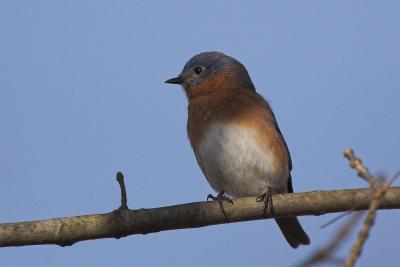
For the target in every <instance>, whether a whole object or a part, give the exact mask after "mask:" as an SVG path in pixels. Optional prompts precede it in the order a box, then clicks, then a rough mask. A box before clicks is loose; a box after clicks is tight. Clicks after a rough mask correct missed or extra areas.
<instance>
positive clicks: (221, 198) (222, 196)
mask: <svg viewBox="0 0 400 267" xmlns="http://www.w3.org/2000/svg"><path fill="white" fill-rule="evenodd" d="M209 199H212V200H213V201H218V203H219V207H220V208H221V211H222V213H223V214H224V216H225V218H226V220H228V221H229V218H228V216H227V215H226V212H225V209H224V205H223V203H222V201H227V202H229V203H231V204H232V205H233V200H232V199H231V198H229V197H227V196H226V195H225V191H223V190H222V191H221V192H220V193H219V194H218V195H217V196H216V197H214V196H213V195H211V194H209V195H208V196H207V201H208V200H209Z"/></svg>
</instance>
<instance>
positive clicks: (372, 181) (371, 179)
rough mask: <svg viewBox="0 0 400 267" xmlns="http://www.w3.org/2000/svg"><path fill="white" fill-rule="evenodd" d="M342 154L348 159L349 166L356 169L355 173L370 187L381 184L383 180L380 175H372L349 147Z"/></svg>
mask: <svg viewBox="0 0 400 267" xmlns="http://www.w3.org/2000/svg"><path fill="white" fill-rule="evenodd" d="M344 156H345V157H346V158H347V159H348V160H349V165H350V167H351V168H353V169H355V170H356V171H357V175H358V176H359V177H361V178H362V179H364V180H365V181H367V182H368V184H369V186H370V187H371V188H376V187H379V186H382V185H383V184H384V182H385V180H384V179H383V178H382V177H378V176H373V175H371V173H370V172H369V170H368V168H367V167H365V166H364V164H363V163H362V160H361V159H360V158H358V157H357V156H356V155H355V154H354V151H353V150H352V149H351V148H346V149H345V151H344Z"/></svg>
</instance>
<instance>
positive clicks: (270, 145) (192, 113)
mask: <svg viewBox="0 0 400 267" xmlns="http://www.w3.org/2000/svg"><path fill="white" fill-rule="evenodd" d="M188 112H189V117H188V125H187V130H188V136H189V139H190V143H191V145H192V148H193V150H194V151H195V153H196V151H197V150H198V146H199V144H200V143H201V141H202V140H203V138H204V136H205V134H206V132H207V130H208V129H209V127H210V126H211V125H212V124H213V123H215V122H222V123H230V124H237V125H239V126H241V127H247V128H249V129H250V130H251V131H252V132H253V133H254V135H255V137H256V138H257V140H258V143H259V144H260V146H261V147H262V148H263V149H265V150H268V152H269V153H272V154H273V155H274V162H275V164H276V166H277V167H278V168H281V169H282V171H284V170H287V168H288V166H289V155H288V151H287V150H286V147H285V144H284V141H283V138H282V137H281V135H280V133H279V132H278V131H277V128H276V126H275V118H274V116H273V113H272V110H271V109H270V107H269V105H268V103H267V102H266V101H265V100H264V99H263V98H262V97H261V96H260V95H258V94H257V93H256V92H254V91H250V90H245V89H239V88H229V89H228V88H218V90H214V91H212V92H209V93H207V94H206V93H204V94H201V95H198V96H196V97H192V98H189V107H188Z"/></svg>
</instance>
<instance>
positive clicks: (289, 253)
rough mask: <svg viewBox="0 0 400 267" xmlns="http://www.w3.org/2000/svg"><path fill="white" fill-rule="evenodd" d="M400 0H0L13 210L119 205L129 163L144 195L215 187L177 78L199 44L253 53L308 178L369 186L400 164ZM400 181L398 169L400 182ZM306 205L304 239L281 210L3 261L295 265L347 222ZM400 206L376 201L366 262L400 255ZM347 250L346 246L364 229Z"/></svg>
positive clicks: (315, 186) (22, 252) (1, 194)
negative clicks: (292, 243) (387, 207)
mask: <svg viewBox="0 0 400 267" xmlns="http://www.w3.org/2000/svg"><path fill="white" fill-rule="evenodd" d="M399 8H400V2H399V1H361V0H360V1H259V2H244V1H243V2H238V1H196V2H189V1H159V2H156V1H11V0H10V1H7V0H1V1H0V203H1V208H0V222H14V221H25V220H36V219H44V218H53V217H61V216H72V215H80V214H90V213H99V212H108V211H111V210H113V209H114V208H116V207H117V206H118V205H119V199H120V196H119V188H118V185H117V183H116V181H115V178H114V177H115V173H116V171H118V170H121V171H123V172H124V174H125V176H126V184H127V190H128V201H129V205H130V207H131V208H150V207H159V206H165V205H171V204H178V203H186V202H191V201H200V200H204V199H205V197H206V196H207V194H209V193H210V192H211V189H210V187H209V186H208V184H207V183H206V180H205V179H204V178H203V176H202V174H201V171H200V170H199V168H198V166H197V164H196V162H195V158H194V156H193V154H192V151H191V148H190V145H189V143H188V141H187V137H186V117H187V111H186V106H187V101H186V99H185V96H184V93H183V91H182V90H181V89H180V88H179V87H178V86H171V85H167V84H164V81H165V80H166V79H167V78H170V77H172V76H174V75H176V74H178V73H179V72H180V71H181V69H182V67H183V64H184V63H185V62H186V61H187V60H188V59H189V58H190V57H191V56H193V55H194V54H196V53H199V52H202V51H207V50H218V51H223V52H225V53H226V54H228V55H231V56H233V57H235V58H237V59H238V60H240V61H241V62H242V63H243V64H245V66H246V67H247V69H248V71H249V73H250V75H251V77H252V79H253V82H254V84H255V85H256V88H258V91H259V92H260V93H261V94H262V95H264V96H265V97H266V98H267V99H268V100H270V103H271V105H272V107H273V109H274V111H275V114H276V116H277V119H278V122H279V125H280V127H281V130H282V132H283V134H284V136H285V138H286V141H287V143H288V145H289V148H290V150H291V154H292V158H293V165H294V171H293V179H294V188H295V191H311V190H320V189H338V188H355V187H365V186H366V183H365V182H364V181H362V180H361V179H359V178H358V177H356V175H355V173H354V171H352V170H351V169H350V168H349V167H348V165H347V162H346V160H345V159H344V158H343V156H342V153H343V150H344V148H345V147H348V146H350V147H352V148H354V149H355V151H356V153H357V154H358V155H360V156H361V157H362V158H363V159H364V162H365V163H366V165H367V166H368V167H369V168H370V169H371V171H373V172H375V173H377V172H382V171H384V172H386V173H387V174H388V175H389V174H393V173H394V172H395V171H396V170H397V169H398V168H399V167H400V164H399V163H400V161H399V145H400V141H399V136H400V126H399V98H400V93H399V89H400V82H399V77H400V76H399V74H400V73H399V70H400V63H399V62H400V53H399V47H400V37H399V36H400V35H399V25H400V16H399ZM397 184H398V183H397ZM334 216H335V215H325V216H320V217H302V218H301V221H302V223H303V225H304V227H305V229H306V230H307V231H308V233H309V235H310V237H311V240H312V245H311V246H309V247H302V248H300V249H297V250H293V249H291V248H290V247H289V246H288V245H287V244H286V241H285V240H284V238H283V237H282V236H281V233H280V232H279V230H278V228H277V226H276V225H275V223H274V222H273V221H257V222H245V223H236V224H231V225H220V226H212V227H205V228H200V229H188V230H178V231H169V232H161V233H156V234H150V235H146V236H130V237H127V238H123V239H120V240H114V239H102V240H96V241H86V242H80V243H77V244H75V245H74V246H72V247H66V248H61V247H57V246H33V247H21V248H2V249H0V265H1V266H217V265H219V266H245V265H247V266H293V265H294V264H296V263H299V262H300V261H301V260H302V259H304V258H306V257H307V256H308V255H309V254H310V253H312V252H313V251H314V250H315V249H317V248H319V247H320V246H322V245H323V244H326V243H327V242H328V240H330V238H331V237H332V236H333V235H335V233H336V231H337V229H338V228H339V227H340V225H341V224H342V223H343V221H341V222H340V223H336V224H334V225H332V226H330V227H328V228H326V229H320V226H321V225H322V224H323V223H325V222H327V221H328V220H330V219H331V218H333V217H334ZM399 222H400V215H399V213H398V212H397V211H382V212H379V214H378V218H377V222H376V225H375V226H374V228H373V230H372V233H371V236H370V238H369V239H368V242H367V244H366V246H365V248H364V251H363V254H362V258H361V260H360V263H359V265H360V266H378V265H381V264H384V265H385V266H399V265H400V255H399V253H398V236H399V233H400V231H399V228H398V227H399ZM354 236H355V234H354V235H353V236H352V238H351V239H350V240H349V241H348V242H346V243H345V245H344V246H343V247H342V249H341V250H340V252H339V253H338V255H339V256H342V257H345V256H347V251H348V250H349V248H350V245H351V243H352V241H353V239H354Z"/></svg>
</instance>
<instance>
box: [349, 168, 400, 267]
mask: <svg viewBox="0 0 400 267" xmlns="http://www.w3.org/2000/svg"><path fill="white" fill-rule="evenodd" d="M399 176H400V172H397V173H396V174H395V175H394V176H393V177H392V178H391V179H390V180H389V181H388V182H387V183H385V184H384V185H383V186H382V187H379V188H376V189H375V195H374V198H373V199H372V201H371V205H370V208H369V211H368V214H367V216H366V217H365V219H364V223H363V226H362V228H361V229H360V231H359V232H358V238H357V240H356V241H355V242H354V244H353V247H352V248H351V250H350V254H349V256H348V258H347V260H346V263H345V264H344V267H353V266H354V265H355V263H356V261H357V259H358V258H359V257H360V255H361V252H362V249H363V246H364V244H365V242H366V240H367V238H368V236H369V232H370V231H371V228H372V226H373V225H374V223H375V217H376V213H377V210H378V208H379V204H380V201H381V199H382V197H383V196H384V195H385V194H386V192H387V191H388V190H389V189H390V186H391V184H392V183H393V182H394V181H395V180H396V179H397V178H398V177H399Z"/></svg>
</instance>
